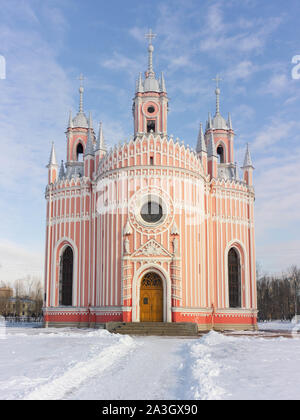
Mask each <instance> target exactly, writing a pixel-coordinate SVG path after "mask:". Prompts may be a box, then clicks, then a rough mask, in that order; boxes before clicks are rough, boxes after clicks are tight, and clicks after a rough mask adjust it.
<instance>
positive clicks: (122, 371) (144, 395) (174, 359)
mask: <svg viewBox="0 0 300 420" xmlns="http://www.w3.org/2000/svg"><path fill="white" fill-rule="evenodd" d="M134 340H135V342H136V344H137V347H136V348H135V350H134V351H133V352H131V353H129V354H127V355H126V357H125V358H123V359H120V360H119V362H118V363H117V364H115V365H114V366H113V368H112V369H110V370H109V371H106V372H105V374H104V375H102V376H101V377H97V378H96V377H95V378H93V380H92V381H91V382H89V383H86V384H85V386H83V387H82V388H80V389H77V391H76V392H74V393H73V394H72V395H70V398H71V399H105V400H106V399H121V400H122V399H125V400H131V399H138V400H139V399H142V400H143V399H158V400H160V399H175V398H178V395H177V394H176V389H177V387H178V385H179V378H178V376H179V375H178V366H180V363H181V355H180V351H181V348H182V347H183V346H186V343H185V341H184V340H182V339H170V338H163V337H162V338H159V337H145V338H141V337H136V338H134ZM116 384H117V387H116Z"/></svg>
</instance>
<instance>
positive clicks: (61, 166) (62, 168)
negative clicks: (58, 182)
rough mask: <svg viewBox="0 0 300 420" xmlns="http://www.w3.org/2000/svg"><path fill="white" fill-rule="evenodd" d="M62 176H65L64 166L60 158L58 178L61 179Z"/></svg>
mask: <svg viewBox="0 0 300 420" xmlns="http://www.w3.org/2000/svg"><path fill="white" fill-rule="evenodd" d="M64 177H65V166H64V161H63V160H62V161H61V165H60V170H59V175H58V178H59V179H63V178H64Z"/></svg>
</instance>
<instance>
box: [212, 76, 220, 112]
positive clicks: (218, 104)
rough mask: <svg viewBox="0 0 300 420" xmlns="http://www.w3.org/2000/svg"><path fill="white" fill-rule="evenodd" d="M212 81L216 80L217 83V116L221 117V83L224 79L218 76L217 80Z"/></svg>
mask: <svg viewBox="0 0 300 420" xmlns="http://www.w3.org/2000/svg"><path fill="white" fill-rule="evenodd" d="M212 80H214V81H215V82H216V90H215V93H216V115H220V93H221V91H220V88H219V82H220V81H221V80H222V79H221V78H220V77H219V75H218V74H217V75H216V78H215V79H212Z"/></svg>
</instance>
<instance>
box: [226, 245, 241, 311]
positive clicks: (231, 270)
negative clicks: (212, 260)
mask: <svg viewBox="0 0 300 420" xmlns="http://www.w3.org/2000/svg"><path fill="white" fill-rule="evenodd" d="M228 285H229V307H230V308H240V307H241V268H240V258H239V254H238V252H237V251H236V250H235V249H234V248H231V249H230V251H229V253H228Z"/></svg>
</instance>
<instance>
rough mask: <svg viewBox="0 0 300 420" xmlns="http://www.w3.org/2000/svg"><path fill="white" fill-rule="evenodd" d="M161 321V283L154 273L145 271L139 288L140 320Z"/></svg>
mask: <svg viewBox="0 0 300 420" xmlns="http://www.w3.org/2000/svg"><path fill="white" fill-rule="evenodd" d="M162 321H163V284H162V280H161V278H160V276H159V275H158V274H156V273H153V272H151V273H147V274H145V276H144V277H143V279H142V282H141V290H140V322H162Z"/></svg>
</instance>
